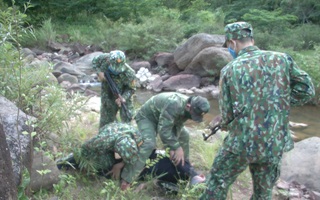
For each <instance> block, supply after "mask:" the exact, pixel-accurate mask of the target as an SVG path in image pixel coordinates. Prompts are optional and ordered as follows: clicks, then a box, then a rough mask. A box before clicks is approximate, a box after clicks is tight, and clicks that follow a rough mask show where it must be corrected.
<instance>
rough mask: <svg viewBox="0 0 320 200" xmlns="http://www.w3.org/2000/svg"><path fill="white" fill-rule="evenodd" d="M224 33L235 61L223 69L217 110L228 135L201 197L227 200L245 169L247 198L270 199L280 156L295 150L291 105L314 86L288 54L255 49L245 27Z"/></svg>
mask: <svg viewBox="0 0 320 200" xmlns="http://www.w3.org/2000/svg"><path fill="white" fill-rule="evenodd" d="M225 34H226V42H225V44H224V47H228V50H229V52H230V54H231V55H232V56H233V57H234V60H232V61H231V62H230V63H228V64H227V65H226V66H225V67H224V68H223V69H222V70H221V74H220V83H219V85H220V97H219V107H220V112H221V116H222V121H221V127H222V129H223V130H227V131H229V134H228V135H227V137H226V138H225V140H224V143H223V145H222V147H221V149H220V150H219V152H218V155H217V156H216V158H215V160H214V163H213V166H212V169H211V171H210V177H209V178H208V179H207V182H206V185H207V189H206V191H205V193H204V194H203V195H202V196H201V198H200V199H201V200H204V199H210V200H212V199H215V200H221V199H226V197H227V191H228V189H229V186H230V185H231V184H232V183H233V182H234V181H235V179H236V178H237V176H238V175H239V174H240V173H241V172H243V171H244V170H245V169H246V168H247V167H248V166H249V169H250V172H251V175H252V180H253V195H252V197H251V199H259V200H263V199H271V197H272V188H273V186H274V184H275V182H276V180H277V179H278V177H279V174H280V162H281V157H282V154H283V152H286V151H289V150H291V149H292V148H293V141H292V139H291V136H290V131H289V112H290V106H291V105H302V104H304V103H306V102H307V101H309V100H310V99H311V98H312V97H313V96H314V93H315V91H314V86H313V84H312V81H311V78H310V77H309V75H308V74H307V73H306V72H304V71H303V70H301V69H300V68H299V67H298V66H297V64H296V63H295V62H294V61H293V59H292V57H291V56H289V55H288V54H285V53H279V52H273V51H263V50H260V49H259V48H258V47H256V46H254V40H253V30H252V26H251V25H250V24H249V23H247V22H236V23H232V24H228V25H226V27H225Z"/></svg>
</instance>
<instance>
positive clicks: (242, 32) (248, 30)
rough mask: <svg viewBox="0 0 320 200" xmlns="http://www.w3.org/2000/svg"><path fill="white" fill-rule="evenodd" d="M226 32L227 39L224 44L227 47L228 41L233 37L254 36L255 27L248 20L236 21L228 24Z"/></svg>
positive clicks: (236, 38)
mask: <svg viewBox="0 0 320 200" xmlns="http://www.w3.org/2000/svg"><path fill="white" fill-rule="evenodd" d="M224 32H225V34H226V41H225V42H224V44H223V45H222V46H223V47H227V41H228V40H231V39H235V40H238V39H242V38H246V37H253V29H252V26H251V24H249V23H248V22H235V23H232V24H227V25H226V26H225V28H224Z"/></svg>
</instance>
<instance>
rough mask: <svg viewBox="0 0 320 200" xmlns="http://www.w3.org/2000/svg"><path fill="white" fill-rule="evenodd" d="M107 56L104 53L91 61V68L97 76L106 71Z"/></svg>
mask: <svg viewBox="0 0 320 200" xmlns="http://www.w3.org/2000/svg"><path fill="white" fill-rule="evenodd" d="M108 58H109V54H108V53H104V54H101V55H99V56H97V57H95V58H93V59H92V68H93V70H94V71H95V72H96V73H97V74H98V73H100V72H104V71H105V70H107V66H106V65H107V62H108Z"/></svg>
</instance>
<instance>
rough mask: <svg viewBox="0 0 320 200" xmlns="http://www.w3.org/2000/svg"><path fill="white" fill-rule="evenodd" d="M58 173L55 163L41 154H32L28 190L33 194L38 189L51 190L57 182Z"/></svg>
mask: <svg viewBox="0 0 320 200" xmlns="http://www.w3.org/2000/svg"><path fill="white" fill-rule="evenodd" d="M59 175H60V171H59V170H58V168H57V165H56V163H55V162H54V161H53V160H51V159H50V158H48V157H47V156H45V155H44V154H43V153H42V152H34V159H33V164H32V170H31V176H30V186H29V187H30V189H31V190H32V191H34V192H37V191H39V190H40V189H48V190H49V189H51V188H52V187H53V184H57V183H58V182H59Z"/></svg>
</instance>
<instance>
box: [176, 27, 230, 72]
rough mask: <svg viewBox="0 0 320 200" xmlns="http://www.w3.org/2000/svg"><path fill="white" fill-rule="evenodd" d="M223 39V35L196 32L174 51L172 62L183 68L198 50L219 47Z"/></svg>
mask: <svg viewBox="0 0 320 200" xmlns="http://www.w3.org/2000/svg"><path fill="white" fill-rule="evenodd" d="M224 41H225V36H224V35H210V34H207V33H199V34H196V35H194V36H192V37H191V38H189V39H188V40H187V41H186V42H185V43H184V44H182V45H181V46H179V47H178V48H177V49H176V50H175V51H174V53H173V56H174V62H175V63H176V64H177V66H178V68H179V69H181V70H184V69H185V68H186V67H187V66H188V65H189V64H190V63H191V62H192V60H193V59H194V57H196V55H197V54H198V53H199V52H200V51H202V50H203V49H205V48H208V47H221V46H222V44H223V43H224Z"/></svg>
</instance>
